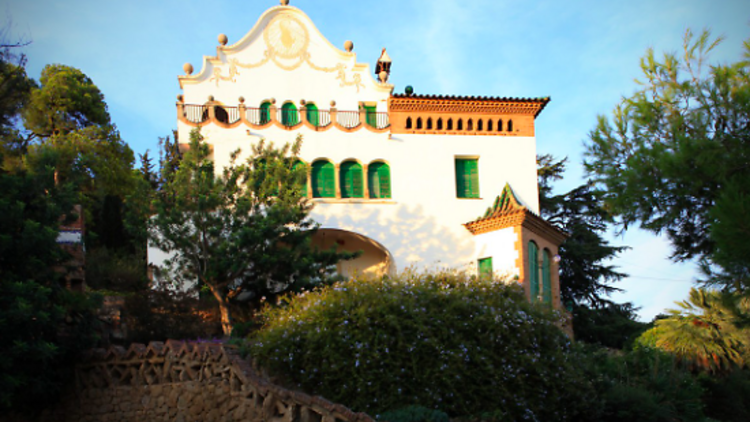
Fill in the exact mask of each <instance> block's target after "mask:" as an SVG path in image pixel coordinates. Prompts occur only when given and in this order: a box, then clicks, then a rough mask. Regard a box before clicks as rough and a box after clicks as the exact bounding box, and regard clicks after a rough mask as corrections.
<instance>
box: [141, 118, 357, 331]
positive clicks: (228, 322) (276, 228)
mask: <svg viewBox="0 0 750 422" xmlns="http://www.w3.org/2000/svg"><path fill="white" fill-rule="evenodd" d="M202 139H203V138H202V136H201V135H200V133H199V132H198V131H197V130H196V131H193V132H192V133H191V140H190V149H189V151H188V152H187V153H186V154H185V155H184V157H183V159H182V161H181V162H180V164H179V167H178V168H177V169H176V170H173V169H172V168H171V167H170V166H166V169H167V170H166V171H168V172H169V174H168V177H166V182H165V184H164V186H163V187H162V189H161V191H159V194H158V199H157V200H156V201H155V203H154V210H155V215H154V216H153V218H152V219H151V220H150V225H151V227H150V233H151V240H152V242H153V244H154V245H155V246H157V247H159V248H160V249H162V250H164V251H166V252H170V253H173V254H174V255H173V256H172V258H170V259H168V260H167V267H166V269H167V271H165V275H168V276H171V277H174V279H175V280H176V281H177V282H179V283H180V284H181V285H183V286H190V285H191V284H193V283H195V282H197V283H198V284H197V286H202V287H204V288H206V289H208V290H209V291H210V292H211V294H212V295H213V297H214V298H215V299H216V300H217V302H218V305H219V309H220V312H221V321H222V329H223V331H224V333H225V334H226V335H229V334H231V331H232V323H233V321H232V316H231V311H230V307H229V300H230V298H232V297H236V296H238V295H239V294H240V293H242V292H248V293H247V294H246V295H245V296H252V297H255V298H260V297H263V296H267V297H268V296H272V295H276V294H279V293H280V292H283V291H288V290H290V289H299V288H303V287H306V286H312V285H314V284H316V283H318V282H320V281H321V280H323V279H325V278H326V277H327V276H328V275H330V274H331V272H332V271H333V270H334V269H335V264H336V263H337V262H338V261H339V260H341V259H342V258H350V257H352V255H351V254H339V253H337V252H335V251H333V250H330V251H318V250H316V249H313V248H312V247H311V243H310V242H311V237H312V235H313V234H314V233H315V229H316V227H317V226H316V224H315V223H314V222H313V221H312V220H310V219H309V217H308V214H309V212H310V209H311V207H312V205H311V204H310V203H309V202H307V201H306V200H305V199H304V198H303V197H302V194H301V186H302V183H303V180H304V178H305V177H306V174H305V170H304V169H301V168H296V169H295V168H294V164H295V162H296V155H297V153H298V151H299V147H300V144H301V141H300V140H299V139H298V140H297V142H296V143H295V144H294V145H291V146H290V145H286V146H284V147H283V148H280V149H276V148H274V147H273V145H268V144H266V143H264V142H261V143H259V144H258V145H257V146H255V148H254V150H253V157H252V159H251V160H249V161H248V162H247V163H246V164H236V162H235V159H236V154H237V153H235V154H234V156H233V157H232V163H231V164H230V165H229V166H227V167H226V168H224V169H223V170H221V173H220V175H216V173H215V168H214V163H213V161H212V160H209V151H208V146H207V145H206V144H205V143H203V142H202Z"/></svg>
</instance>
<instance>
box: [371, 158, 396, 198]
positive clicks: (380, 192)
mask: <svg viewBox="0 0 750 422" xmlns="http://www.w3.org/2000/svg"><path fill="white" fill-rule="evenodd" d="M367 184H368V188H369V190H370V198H390V197H391V168H390V167H389V166H388V164H386V163H372V164H370V166H369V167H368V168H367Z"/></svg>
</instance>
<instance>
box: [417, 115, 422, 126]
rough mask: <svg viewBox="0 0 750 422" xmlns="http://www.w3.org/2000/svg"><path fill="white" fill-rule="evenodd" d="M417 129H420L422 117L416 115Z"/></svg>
mask: <svg viewBox="0 0 750 422" xmlns="http://www.w3.org/2000/svg"><path fill="white" fill-rule="evenodd" d="M417 129H422V118H421V117H417Z"/></svg>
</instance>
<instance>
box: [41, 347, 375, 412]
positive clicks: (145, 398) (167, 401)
mask: <svg viewBox="0 0 750 422" xmlns="http://www.w3.org/2000/svg"><path fill="white" fill-rule="evenodd" d="M39 420H40V422H48V421H49V422H52V421H55V422H58V421H60V422H64V421H70V422H72V421H82V422H86V421H118V422H119V421H123V422H130V421H132V422H150V421H185V422H187V421H201V422H213V421H268V422H271V421H277V422H282V421H283V422H295V421H299V422H374V421H373V419H372V418H370V417H369V416H368V415H366V414H364V413H355V412H352V411H351V410H349V409H347V408H346V407H344V406H342V405H338V404H333V403H331V402H329V401H327V400H325V399H323V398H321V397H312V396H309V395H307V394H304V393H300V392H296V391H291V390H288V389H285V388H283V387H280V386H278V385H275V384H271V383H270V382H268V381H267V380H266V379H264V378H262V377H260V376H259V375H258V374H257V372H256V371H255V370H254V369H253V368H252V366H251V365H250V364H249V363H248V362H247V361H246V360H244V359H242V358H240V357H239V356H238V355H237V353H236V352H235V351H233V350H231V349H229V348H227V347H225V346H223V345H220V344H205V343H201V344H191V343H184V342H178V341H172V340H170V341H167V342H166V343H158V342H152V343H150V344H149V345H148V346H144V345H142V344H134V345H132V346H130V348H129V349H127V350H126V349H124V348H122V347H111V348H110V349H109V350H103V349H96V350H93V351H91V352H90V353H89V354H88V355H87V356H86V357H85V360H84V362H83V363H81V364H79V365H78V367H77V368H76V379H75V391H73V392H71V393H70V394H69V396H68V398H67V399H65V400H64V401H63V402H62V404H61V405H60V406H58V408H56V409H54V410H51V411H46V412H44V413H43V414H42V416H41V418H40V419H39Z"/></svg>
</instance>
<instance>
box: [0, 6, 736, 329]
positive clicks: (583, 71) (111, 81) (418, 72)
mask: <svg viewBox="0 0 750 422" xmlns="http://www.w3.org/2000/svg"><path fill="white" fill-rule="evenodd" d="M277 4H278V0H245V1H242V2H240V1H226V0H223V1H222V0H219V1H210V2H206V1H201V2H198V1H189V0H182V1H175V0H156V1H148V2H147V1H140V0H132V1H111V0H108V1H107V0H105V1H102V0H96V1H91V0H66V1H59V0H58V1H52V0H9V2H6V5H5V6H0V11H1V12H0V13H3V14H4V15H5V16H6V18H7V19H9V20H10V22H11V24H10V25H11V33H12V34H13V36H15V37H16V38H19V37H21V38H25V39H27V40H29V41H31V42H32V44H31V45H30V46H28V47H27V48H26V49H25V52H26V54H27V55H28V60H29V61H28V66H27V69H28V72H29V74H30V75H31V76H32V77H34V78H38V77H39V74H40V73H41V70H42V68H43V67H44V65H45V64H48V63H62V64H66V65H70V66H74V67H77V68H79V69H81V70H82V71H83V72H84V73H86V74H87V75H88V76H89V77H91V78H92V79H93V81H94V82H95V83H96V84H97V86H98V87H99V88H100V89H101V91H102V92H103V93H104V95H105V98H106V101H107V103H108V105H109V111H110V113H111V115H112V118H113V121H114V122H115V123H116V124H117V127H118V128H119V130H120V132H121V135H122V137H123V138H124V139H125V140H126V142H128V144H130V146H131V148H133V150H134V151H136V152H137V153H142V152H144V151H145V150H147V149H151V150H152V151H153V150H156V143H157V139H158V137H160V136H166V135H169V134H170V133H171V130H172V129H174V128H175V127H176V112H175V105H174V103H175V97H176V96H177V95H178V94H179V93H180V90H179V85H178V83H177V75H179V74H181V73H182V65H183V63H185V62H190V63H192V64H193V66H194V67H195V68H196V71H199V70H200V64H201V61H202V56H203V55H213V54H215V51H216V50H215V47H216V45H217V41H216V37H217V35H218V34H220V33H225V34H226V35H227V36H228V37H229V42H230V44H231V43H233V42H234V41H237V40H238V39H240V38H241V37H242V36H243V35H245V33H247V31H249V30H250V29H251V28H252V26H253V25H254V24H255V22H256V21H257V19H258V18H259V17H260V15H261V14H262V13H263V12H264V11H265V10H266V9H268V8H269V7H271V6H274V5H277ZM291 5H292V6H296V7H299V8H300V9H302V10H303V11H305V12H306V13H307V14H308V15H309V16H310V17H311V18H312V20H313V21H314V22H315V23H316V25H317V26H318V29H320V31H321V32H322V33H323V35H324V36H326V37H327V38H328V39H329V40H330V41H331V42H332V43H333V44H334V45H336V46H339V47H340V46H343V43H344V41H346V40H352V41H353V42H354V46H355V47H354V51H355V52H356V53H357V54H358V60H359V61H366V62H368V63H371V64H374V62H375V60H376V59H377V57H378V56H379V54H380V50H381V48H383V47H387V48H388V54H389V55H390V56H391V58H392V59H393V67H392V73H391V80H390V82H391V83H393V84H394V85H395V86H396V89H395V92H403V90H404V87H405V86H406V85H412V86H414V89H415V92H416V93H420V94H455V95H488V96H515V97H546V96H549V97H551V98H552V101H551V103H550V104H549V105H548V106H547V108H546V109H545V110H544V111H543V112H542V114H541V115H540V116H539V118H538V119H537V150H538V152H540V153H550V154H553V155H555V156H557V157H565V156H567V157H568V158H569V161H570V162H569V170H568V172H567V174H566V179H565V180H564V181H563V182H561V183H560V184H559V188H560V190H565V189H570V188H573V187H575V186H577V185H578V184H580V183H581V181H582V177H583V176H584V175H583V171H582V168H581V160H582V154H583V150H584V148H583V145H584V142H585V141H586V138H587V135H588V133H589V131H590V130H591V129H592V128H593V127H594V125H595V122H596V116H597V115H598V114H607V113H609V112H610V111H611V110H612V108H613V107H614V106H615V104H616V103H617V102H618V101H619V99H620V98H621V97H622V96H623V95H629V94H631V93H632V92H633V91H634V90H635V89H636V84H635V83H634V79H635V78H637V77H638V76H639V59H640V57H642V56H643V54H644V52H645V51H646V49H647V48H649V47H652V48H653V49H654V50H655V51H657V52H664V51H667V52H678V51H679V50H680V48H681V45H682V44H681V43H682V36H683V34H684V33H685V30H686V29H687V28H692V29H693V30H694V31H695V32H699V31H700V30H702V29H704V28H710V29H711V30H712V32H713V34H715V35H723V36H725V37H726V38H727V39H726V41H725V42H724V43H722V44H721V45H720V46H719V47H718V48H717V49H716V50H715V52H714V54H713V55H712V56H711V59H712V60H713V61H714V62H724V63H726V62H733V61H736V60H738V59H739V58H740V57H741V54H742V48H741V46H742V42H743V41H744V40H745V39H748V38H750V2H748V1H746V0H744V1H743V0H736V1H735V0H680V1H675V0H658V1H656V0H650V1H643V0H630V1H627V2H622V1H617V2H615V1H601V0H598V1H576V0H570V1H551V0H550V1H520V0H514V1H511V0H474V1H467V0H378V1H373V2H364V1H348V2H345V1H333V0H325V1H323V0H291ZM6 26H7V25H6ZM612 241H613V243H615V244H623V245H628V246H630V247H632V249H631V250H630V251H628V252H627V253H624V254H623V255H622V257H621V258H620V259H618V260H617V261H616V262H615V264H616V265H619V266H620V267H621V269H622V270H623V271H624V272H627V273H629V274H630V275H631V277H630V278H629V279H628V280H627V281H624V282H622V283H620V284H619V287H621V288H624V289H626V291H627V292H626V293H625V294H622V295H617V296H616V297H615V299H616V300H618V301H625V300H630V301H633V302H634V303H635V304H636V305H637V306H640V307H641V308H642V309H641V311H640V315H641V318H642V319H644V320H650V319H651V318H652V317H653V316H654V315H656V314H657V313H659V312H661V311H662V310H663V309H664V308H668V307H671V306H672V302H673V301H675V300H682V299H684V298H686V296H687V291H688V290H689V288H690V287H691V286H692V285H693V284H692V280H693V279H694V278H695V276H696V271H695V266H694V264H692V263H687V264H680V265H677V264H673V263H671V262H670V261H669V260H668V255H669V253H670V247H669V244H668V243H667V242H666V241H665V240H664V239H662V238H658V237H655V236H653V235H650V234H648V233H645V232H642V231H640V230H638V229H631V230H630V231H629V232H628V233H627V234H625V235H624V236H620V237H614V236H613V237H612Z"/></svg>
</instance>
